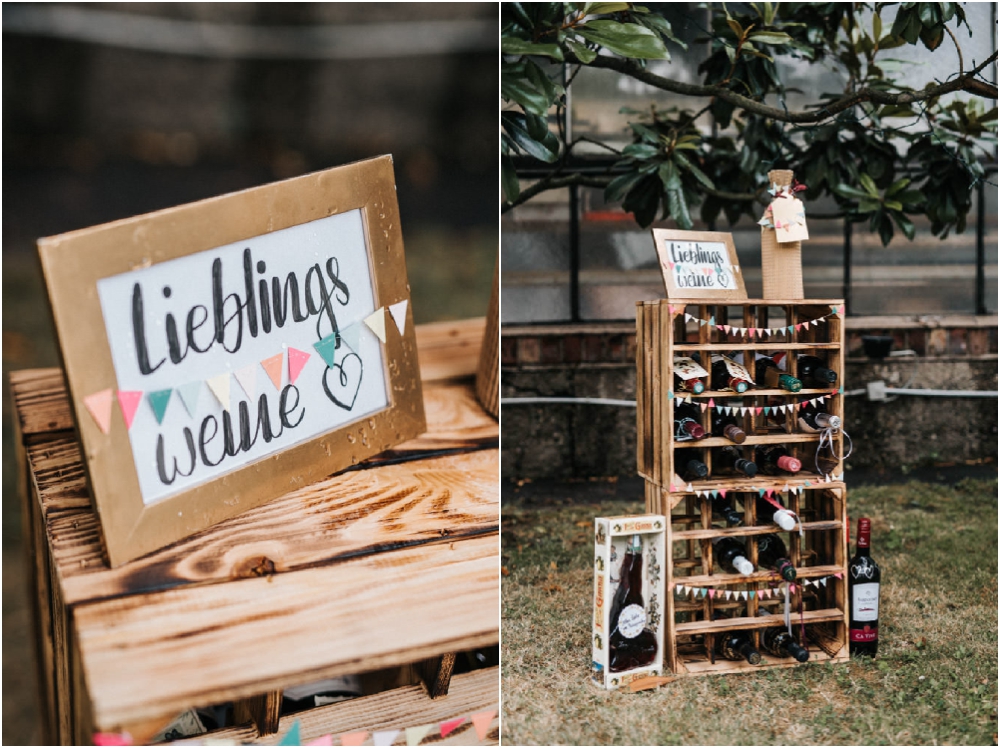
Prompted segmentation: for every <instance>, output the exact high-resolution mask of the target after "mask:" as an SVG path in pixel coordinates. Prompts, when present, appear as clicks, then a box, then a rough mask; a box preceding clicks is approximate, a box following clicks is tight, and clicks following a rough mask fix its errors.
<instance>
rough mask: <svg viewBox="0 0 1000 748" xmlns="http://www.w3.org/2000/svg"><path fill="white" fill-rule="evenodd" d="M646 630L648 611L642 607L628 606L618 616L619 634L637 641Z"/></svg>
mask: <svg viewBox="0 0 1000 748" xmlns="http://www.w3.org/2000/svg"><path fill="white" fill-rule="evenodd" d="M644 628H646V610H645V609H644V608H643V607H642V606H641V605H628V606H626V607H625V608H624V609H623V610H622V612H621V615H619V616H618V633H620V634H621V635H622V636H624V637H625V638H626V639H635V637H637V636H638V635H639V634H641V633H642V630H643V629H644Z"/></svg>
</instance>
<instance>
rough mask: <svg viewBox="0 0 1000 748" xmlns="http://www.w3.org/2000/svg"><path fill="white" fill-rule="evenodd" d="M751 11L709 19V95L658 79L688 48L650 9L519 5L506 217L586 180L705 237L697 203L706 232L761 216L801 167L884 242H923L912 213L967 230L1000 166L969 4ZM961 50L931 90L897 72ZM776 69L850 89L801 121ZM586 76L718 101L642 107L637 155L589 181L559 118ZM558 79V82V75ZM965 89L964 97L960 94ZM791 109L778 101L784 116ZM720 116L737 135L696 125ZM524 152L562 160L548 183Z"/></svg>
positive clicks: (507, 60) (506, 110)
mask: <svg viewBox="0 0 1000 748" xmlns="http://www.w3.org/2000/svg"><path fill="white" fill-rule="evenodd" d="M744 7H746V8H747V11H746V12H744V13H733V12H731V11H729V10H727V9H726V7H725V5H719V4H712V5H711V6H710V14H711V24H710V29H709V30H708V34H707V36H706V37H705V38H704V39H703V40H700V41H704V42H705V43H706V45H707V57H706V58H705V60H704V61H703V62H702V63H701V65H700V66H699V68H698V72H699V74H701V75H702V82H701V83H697V84H695V83H684V82H682V81H679V80H677V79H675V78H672V77H670V76H669V75H662V74H657V73H654V72H653V71H652V70H650V69H649V67H648V65H647V63H648V61H651V60H666V61H669V60H670V57H671V55H670V49H671V48H672V47H683V48H686V47H685V45H684V43H683V42H682V41H680V40H679V39H678V38H677V37H676V36H675V35H674V33H673V29H672V27H671V25H670V24H669V23H668V22H667V20H666V19H665V18H663V17H662V16H660V15H659V14H657V13H654V12H652V11H650V10H648V9H647V8H645V7H643V6H640V5H636V4H633V3H504V4H503V6H502V8H503V10H502V14H503V30H502V39H501V96H502V98H503V100H504V102H505V105H504V107H503V110H502V112H501V125H502V132H501V143H500V149H501V163H502V186H503V191H504V202H503V205H502V210H504V211H507V210H510V209H511V208H513V207H516V206H517V205H520V204H522V203H524V202H526V201H527V200H529V199H531V198H532V197H535V196H536V195H538V194H540V193H542V192H545V191H546V190H550V189H556V188H561V187H566V186H568V185H573V184H577V185H586V186H591V187H603V188H604V190H605V198H606V199H607V200H608V201H609V202H620V203H621V204H622V207H623V209H624V210H626V211H629V212H631V213H633V214H634V215H635V218H636V220H637V221H638V222H639V223H640V224H641V225H643V226H648V225H649V224H650V223H652V222H653V221H654V220H657V218H658V217H659V218H664V219H667V218H669V219H673V220H674V221H675V222H676V223H677V225H678V226H679V227H681V228H691V227H692V226H693V223H694V219H693V218H692V211H693V210H694V209H696V208H697V209H698V210H699V211H700V217H701V219H702V220H703V221H704V222H706V223H711V222H713V221H715V220H716V219H717V218H718V216H719V215H720V214H724V215H725V216H726V218H727V219H728V220H729V221H730V222H731V223H735V222H736V221H738V220H739V219H740V217H741V216H743V215H750V216H752V217H753V218H754V219H756V218H757V217H758V216H757V215H755V212H759V206H758V203H760V202H764V196H763V189H764V187H765V183H766V174H767V172H768V171H769V170H771V169H774V168H791V169H794V170H795V171H796V173H797V174H798V175H799V176H800V177H801V178H802V179H803V181H804V183H805V184H806V185H808V187H809V193H808V197H809V198H810V199H816V198H819V197H821V196H824V195H829V196H831V197H832V198H833V200H834V201H835V202H836V205H837V209H838V215H843V216H845V217H847V219H848V220H851V221H868V223H869V228H870V230H871V231H873V232H875V233H878V234H879V236H880V237H881V239H882V242H883V244H888V243H889V241H890V240H891V239H892V237H893V235H894V233H895V230H896V229H898V230H899V231H901V232H902V233H903V234H904V235H906V236H907V237H908V238H911V239H912V238H913V235H914V231H915V229H914V225H913V222H912V220H911V218H910V216H912V215H925V216H927V218H928V219H929V220H930V223H931V231H932V232H933V233H934V234H935V235H938V236H941V237H945V236H947V235H948V233H949V232H950V231H952V230H956V231H958V232H961V231H963V230H964V229H965V224H966V218H967V216H968V213H969V211H970V209H971V205H972V191H973V189H974V188H975V187H976V185H977V184H978V183H979V182H980V181H981V180H982V179H983V178H984V174H985V170H984V167H983V160H984V159H985V160H991V159H992V158H993V154H994V150H995V143H996V123H997V109H996V105H995V103H993V102H995V101H996V99H997V88H996V85H995V84H994V83H993V82H992V81H990V80H989V79H988V78H986V77H985V76H984V72H986V71H989V70H990V66H991V65H993V64H995V62H996V60H997V54H996V52H995V51H994V52H993V54H992V55H990V56H989V57H988V58H987V59H985V60H981V61H977V60H969V61H968V64H969V66H970V67H969V69H968V70H967V71H966V64H967V63H966V59H965V55H964V54H963V52H962V49H961V47H960V46H959V41H958V35H957V34H956V32H958V31H960V30H961V29H962V27H963V26H964V27H965V30H966V31H967V32H968V35H969V36H970V37H971V36H972V33H973V32H972V29H971V28H970V27H969V25H968V22H967V21H966V17H965V13H964V10H963V8H962V6H961V5H960V4H958V3H875V4H869V3H835V2H832V3H750V4H749V5H748V6H744ZM889 7H892V8H894V10H895V17H894V20H893V22H892V25H891V28H889V29H888V30H886V29H884V28H883V26H882V16H883V14H884V13H885V11H886V9H887V8H889ZM885 15H888V13H885ZM951 27H954V28H951ZM946 37H948V38H950V40H951V43H952V44H953V45H954V46H955V48H956V50H957V52H958V57H959V66H958V70H956V71H955V72H954V73H953V74H952V75H949V76H947V77H946V78H944V79H940V78H934V79H931V80H928V81H927V82H926V84H925V85H923V86H921V87H919V88H914V87H911V86H906V85H904V84H903V83H902V82H901V80H900V79H899V78H898V77H894V76H893V74H892V72H893V69H892V67H891V65H892V64H893V63H895V62H896V61H893V60H892V59H891V58H889V57H887V56H886V55H885V52H887V51H889V50H892V49H895V48H898V47H902V46H904V45H918V44H920V45H923V46H924V47H926V48H927V49H929V50H931V51H933V50H935V49H937V48H938V47H939V46H940V45H941V44H942V43H943V42H944V40H945V38H946ZM778 57H788V58H795V59H798V60H801V61H803V62H804V63H805V64H817V63H823V64H826V65H833V66H834V67H835V68H837V69H839V70H840V71H842V72H843V74H844V80H845V84H844V87H843V89H841V90H837V91H829V92H823V93H820V94H819V95H818V96H817V97H816V99H815V102H814V103H813V104H811V105H809V106H806V107H805V108H804V109H802V110H799V111H792V110H789V109H788V108H787V107H786V106H785V100H786V96H787V93H788V90H787V89H786V86H785V84H784V83H783V81H782V80H781V77H780V75H779V71H778V67H777V66H776V65H775V59H776V58H778ZM553 62H554V63H557V64H556V65H552V64H551V63H553ZM588 67H589V68H596V69H604V70H612V71H615V72H617V73H618V74H620V75H623V76H627V77H629V78H632V79H634V80H636V81H640V82H642V83H645V84H647V85H650V86H652V87H654V88H657V89H659V90H662V91H666V92H670V93H673V94H677V95H680V96H690V97H697V98H700V99H708V101H709V103H708V104H707V105H706V106H704V107H703V108H702V109H701V110H700V111H695V112H692V111H689V110H686V109H679V108H674V109H670V110H667V111H658V110H657V109H655V108H654V107H650V108H649V109H648V110H642V111H628V112H626V114H628V115H629V123H628V127H629V135H630V136H631V141H632V142H631V143H629V144H628V145H626V146H625V147H624V148H623V149H622V150H621V151H620V153H619V158H618V160H617V161H616V162H615V163H614V164H613V165H612V167H611V168H609V169H608V172H607V173H606V174H603V175H601V174H598V175H595V174H583V173H580V172H579V171H574V167H573V166H572V164H573V163H576V162H575V161H572V160H571V159H570V156H571V154H572V153H573V150H574V147H575V146H577V145H578V144H579V143H580V142H581V141H582V139H578V140H576V141H574V142H567V141H566V134H565V132H563V129H562V128H561V127H557V128H556V131H553V130H552V128H550V126H549V121H550V117H551V116H552V115H555V119H556V122H561V121H562V118H563V116H564V114H565V106H566V95H565V89H564V87H563V86H562V85H561V83H560V81H559V80H558V79H556V78H560V79H561V76H562V73H563V70H564V69H565V70H566V71H568V77H570V78H572V77H574V76H575V75H576V74H577V73H578V72H579V71H580V70H581V69H584V68H588ZM553 68H555V69H556V70H558V71H559V75H558V76H553V75H551V70H552V69H553ZM547 70H548V71H550V72H546V71H547ZM956 93H958V94H965V96H964V97H955V96H950V97H949V96H948V95H949V94H956ZM946 97H947V98H946ZM775 98H776V99H777V105H774V104H772V103H768V102H769V100H771V101H773V100H774V99H775ZM991 103H992V106H990V104H991ZM705 111H710V112H711V114H712V116H713V117H714V120H715V122H716V123H717V124H718V126H719V129H720V132H721V133H722V134H720V135H715V136H713V135H711V134H710V133H706V132H703V131H702V129H700V128H699V127H698V126H697V121H698V119H699V117H700V116H701V114H703V113H704V112H705ZM601 145H604V147H605V148H606V149H610V150H616V149H614V148H611V146H610V145H608V144H603V143H602V144H601ZM515 156H522V157H526V158H528V159H531V160H535V161H537V162H539V163H540V164H547V165H548V167H549V170H548V173H547V174H546V175H545V176H543V177H542V178H541V179H539V180H538V181H536V182H534V183H533V184H532V185H531V186H530V187H529V188H527V189H525V190H523V191H522V190H521V186H520V180H519V178H518V175H517V173H516V170H515V168H514V157H515ZM904 173H908V174H910V176H904ZM913 175H917V176H913ZM718 185H725V187H726V189H725V190H722V189H719V187H718Z"/></svg>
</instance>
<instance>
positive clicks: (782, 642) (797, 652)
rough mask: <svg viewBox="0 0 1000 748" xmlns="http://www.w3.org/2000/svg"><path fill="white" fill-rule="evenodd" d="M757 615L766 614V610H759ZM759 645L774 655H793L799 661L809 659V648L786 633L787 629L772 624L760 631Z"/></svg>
mask: <svg viewBox="0 0 1000 748" xmlns="http://www.w3.org/2000/svg"><path fill="white" fill-rule="evenodd" d="M757 615H759V616H766V615H768V613H767V611H763V610H762V611H760V612H759V613H758V614H757ZM760 646H761V647H762V648H763V649H764V651H765V652H767V653H768V654H772V655H774V656H775V657H794V658H795V659H796V660H798V661H799V662H807V661H808V660H809V650H808V649H806V648H805V647H803V646H802V645H801V644H799V643H798V642H797V641H795V637H794V636H792V635H791V634H790V633H788V629H786V628H783V627H781V626H772V627H771V628H767V629H764V630H762V631H761V632H760Z"/></svg>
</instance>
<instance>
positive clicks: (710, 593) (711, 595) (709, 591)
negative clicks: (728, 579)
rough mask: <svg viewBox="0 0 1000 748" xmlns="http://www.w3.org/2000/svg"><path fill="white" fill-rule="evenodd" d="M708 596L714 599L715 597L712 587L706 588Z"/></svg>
mask: <svg viewBox="0 0 1000 748" xmlns="http://www.w3.org/2000/svg"><path fill="white" fill-rule="evenodd" d="M708 596H709V597H710V598H714V597H715V589H714V588H713V587H709V588H708Z"/></svg>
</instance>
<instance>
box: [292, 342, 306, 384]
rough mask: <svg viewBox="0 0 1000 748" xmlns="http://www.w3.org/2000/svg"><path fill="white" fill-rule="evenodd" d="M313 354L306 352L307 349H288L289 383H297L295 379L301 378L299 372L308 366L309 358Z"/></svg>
mask: <svg viewBox="0 0 1000 748" xmlns="http://www.w3.org/2000/svg"><path fill="white" fill-rule="evenodd" d="M311 355H312V354H310V353H306V352H305V351H300V350H299V349H298V348H289V349H288V383H289V384H295V380H296V379H298V378H299V374H301V373H302V370H303V369H304V368H305V366H306V362H307V361H308V360H309V358H310V357H311Z"/></svg>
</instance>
